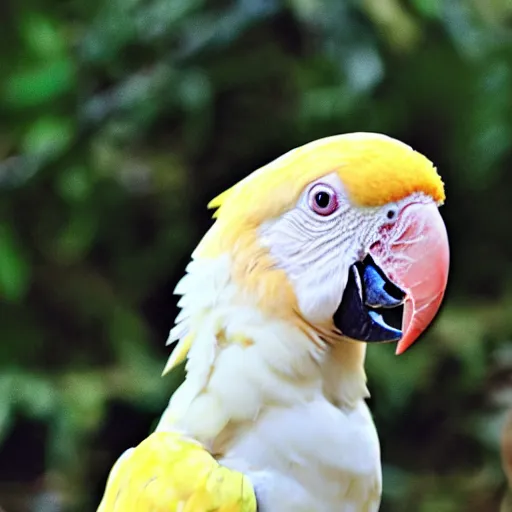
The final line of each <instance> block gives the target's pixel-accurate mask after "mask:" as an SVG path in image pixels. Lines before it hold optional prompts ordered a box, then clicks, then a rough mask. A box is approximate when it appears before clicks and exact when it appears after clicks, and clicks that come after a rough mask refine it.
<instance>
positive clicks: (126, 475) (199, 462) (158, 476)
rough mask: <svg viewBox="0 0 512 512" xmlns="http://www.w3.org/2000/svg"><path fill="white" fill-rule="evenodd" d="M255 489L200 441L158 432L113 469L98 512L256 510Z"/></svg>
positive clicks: (243, 511)
mask: <svg viewBox="0 0 512 512" xmlns="http://www.w3.org/2000/svg"><path fill="white" fill-rule="evenodd" d="M256 510H257V504H256V497H255V493H254V489H253V486H252V484H251V483H250V482H249V480H248V478H247V477H246V476H244V475H243V474H242V473H240V472H238V471H233V470H230V469H228V468H226V467H224V466H221V465H220V464H219V463H218V462H217V461H216V460H215V459H214V458H213V457H212V456H211V455H210V453H209V452H208V451H207V450H206V449H205V448H204V447H203V446H202V445H200V444H199V443H197V442H195V441H193V440H192V439H188V438H185V437H183V436H181V435H180V434H178V433H173V432H156V433H154V434H152V435H150V436H149V437H148V438H147V439H145V440H144V441H143V442H142V443H141V444H140V445H139V446H137V447H136V448H133V449H130V450H128V451H127V452H125V453H124V454H123V456H122V457H121V458H120V459H119V460H118V461H117V463H116V464H115V466H114V467H113V469H112V471H111V473H110V476H109V479H108V482H107V487H106V490H105V494H104V496H103V500H102V502H101V504H100V506H99V508H98V511H97V512H127V511H136V512H199V511H201V512H203V511H211V512H256Z"/></svg>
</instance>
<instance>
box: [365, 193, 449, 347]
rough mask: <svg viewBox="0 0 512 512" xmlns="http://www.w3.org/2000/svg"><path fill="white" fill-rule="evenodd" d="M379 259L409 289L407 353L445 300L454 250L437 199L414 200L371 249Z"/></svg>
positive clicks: (403, 341) (404, 326)
mask: <svg viewBox="0 0 512 512" xmlns="http://www.w3.org/2000/svg"><path fill="white" fill-rule="evenodd" d="M370 254H371V255H372V257H373V259H374V260H375V262H376V263H377V264H378V265H379V266H380V268H381V269H382V270H383V271H384V272H385V273H386V275H387V277H388V278H389V279H390V280H391V281H392V282H393V283H395V284H396V285H397V286H399V287H400V288H401V289H402V290H403V291H404V292H405V293H406V298H405V303H404V311H403V319H402V332H403V336H402V338H401V339H400V340H399V341H398V345H397V348H396V354H403V353H404V352H405V351H406V350H407V349H408V348H409V347H410V346H411V345H412V344H413V343H414V342H415V341H416V340H417V339H418V337H419V336H420V334H421V333H422V332H423V331H424V330H425V329H426V328H427V327H428V326H429V325H430V323H431V322H432V320H433V319H434V317H435V316H436V314H437V312H438V310H439V307H440V306H441V302H442V300H443V296H444V292H445V289H446V283H447V280H448V269H449V264H450V250H449V246H448V235H447V233H446V227H445V225H444V222H443V219H442V218H441V215H440V214H439V210H438V209H437V206H436V205H435V204H434V203H433V202H429V203H412V204H410V205H408V206H406V207H405V208H404V210H403V211H402V213H401V215H400V217H399V218H398V220H397V222H396V223H395V224H394V225H393V226H392V227H391V228H388V229H387V230H386V231H385V232H383V233H382V239H381V241H380V242H377V243H376V244H375V245H374V246H372V248H371V249H370Z"/></svg>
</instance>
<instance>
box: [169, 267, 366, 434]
mask: <svg viewBox="0 0 512 512" xmlns="http://www.w3.org/2000/svg"><path fill="white" fill-rule="evenodd" d="M205 263H206V262H201V261H200V260H196V261H193V262H192V264H191V265H189V267H188V269H187V270H188V272H189V273H188V274H187V275H186V276H185V278H184V279H183V280H182V282H181V283H180V284H178V287H177V292H178V293H182V295H183V296H182V298H181V300H180V303H179V304H180V305H181V307H182V312H181V313H180V315H179V316H178V318H177V324H176V326H175V327H174V329H173V330H172V331H171V334H170V339H169V341H170V342H173V341H174V340H179V344H178V346H177V347H176V348H175V349H174V352H176V353H186V352H184V351H183V346H181V345H182V344H185V345H186V348H187V349H188V361H187V376H186V379H185V382H184V383H183V384H182V385H181V386H180V388H179V389H178V390H177V391H176V393H175V394H174V395H173V397H172V398H171V401H170V404H169V408H168V410H167V411H166V413H165V414H164V417H163V418H162V421H161V425H163V427H160V428H165V424H171V425H174V426H177V427H179V428H182V429H184V430H185V431H187V432H189V433H191V434H193V435H194V436H195V437H196V438H197V439H199V440H204V441H206V440H211V439H214V438H215V437H216V436H217V435H218V434H219V433H220V432H221V431H222V430H223V429H224V427H225V426H226V425H227V424H228V423H230V422H232V421H239V422H243V421H248V420H252V419H254V418H255V417H257V416H258V414H259V413H260V412H262V411H263V410H264V409H265V408H266V407H275V406H278V407H288V406H290V407H292V406H294V405H296V404H298V403H304V402H307V401H312V400H316V399H318V398H319V397H321V396H323V397H324V398H326V399H327V400H329V401H330V402H331V403H333V404H335V405H336V406H337V407H340V408H351V407H355V406H356V405H357V404H358V403H359V402H360V401H361V400H362V399H363V398H365V397H366V396H368V392H367V388H366V377H365V372H364V367H363V365H364V358H365V345H364V344H362V343H361V344H360V343H354V342H348V341H340V342H339V343H338V344H337V345H335V346H330V345H328V344H326V343H324V342H323V341H322V340H321V339H320V338H319V337H318V336H317V339H312V334H311V333H305V332H304V331H303V330H302V329H301V328H300V326H297V325H295V324H294V323H293V322H292V321H289V320H287V319H283V318H272V317H271V316H269V314H268V313H267V312H263V311H261V310H260V309H259V308H258V307H256V306H255V305H253V304H251V303H250V302H247V300H243V299H244V296H243V294H241V293H240V291H239V289H238V288H237V286H236V284H235V283H233V282H232V281H231V280H230V278H229V273H228V271H229V264H228V263H229V262H226V261H222V260H221V261H214V262H212V261H211V260H210V261H208V262H207V263H206V264H205ZM180 346H181V348H180ZM172 357H173V356H171V358H172ZM174 359H175V361H174V362H175V364H177V363H179V360H178V359H176V357H174Z"/></svg>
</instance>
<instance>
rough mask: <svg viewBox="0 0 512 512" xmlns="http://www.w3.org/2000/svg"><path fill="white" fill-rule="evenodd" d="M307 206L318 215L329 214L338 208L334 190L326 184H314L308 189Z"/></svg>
mask: <svg viewBox="0 0 512 512" xmlns="http://www.w3.org/2000/svg"><path fill="white" fill-rule="evenodd" d="M309 207H310V208H311V209H312V210H313V211H314V212H315V213H317V214H318V215H322V216H324V217H325V216H327V215H331V214H332V213H334V212H335V211H336V210H337V209H338V197H337V195H336V192H335V191H334V190H333V189H332V188H331V187H329V186H328V185H324V184H318V185H315V186H314V187H313V188H312V189H311V190H310V191H309Z"/></svg>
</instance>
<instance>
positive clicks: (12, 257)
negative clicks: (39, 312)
mask: <svg viewBox="0 0 512 512" xmlns="http://www.w3.org/2000/svg"><path fill="white" fill-rule="evenodd" d="M30 270H31V269H30V264H29V262H28V257H27V254H26V253H25V251H24V249H23V248H22V246H21V244H20V243H19V241H18V240H17V237H16V236H15V234H14V232H13V230H12V228H11V227H10V226H8V225H5V224H4V225H0V296H2V297H3V298H4V299H6V300H8V301H11V302H17V301H19V300H21V299H22V298H23V297H24V296H25V293H26V291H27V289H28V285H29V284H30V273H31V272H30Z"/></svg>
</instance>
